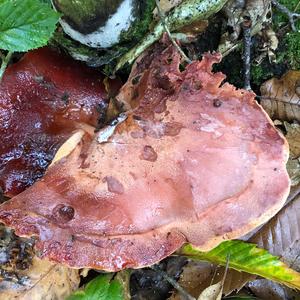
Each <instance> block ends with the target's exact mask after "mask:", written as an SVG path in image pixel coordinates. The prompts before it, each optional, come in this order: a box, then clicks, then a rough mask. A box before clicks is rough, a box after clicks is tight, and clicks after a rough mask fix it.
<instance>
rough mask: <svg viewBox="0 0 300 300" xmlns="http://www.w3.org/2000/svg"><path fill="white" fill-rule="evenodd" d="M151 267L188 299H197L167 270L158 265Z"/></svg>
mask: <svg viewBox="0 0 300 300" xmlns="http://www.w3.org/2000/svg"><path fill="white" fill-rule="evenodd" d="M150 269H152V270H154V271H155V272H157V273H159V274H160V275H161V276H162V277H163V278H164V279H165V280H167V281H168V282H169V283H170V284H171V285H172V286H173V287H174V288H175V289H176V290H178V292H180V293H181V294H182V295H183V296H184V297H185V298H186V299H188V300H196V298H194V297H193V296H191V295H190V294H189V293H188V292H187V291H186V290H185V289H184V288H183V287H182V286H180V285H179V284H178V282H177V281H176V280H174V279H173V278H171V277H170V276H169V275H168V274H167V273H166V272H164V271H162V270H160V269H159V268H158V267H156V266H152V267H150Z"/></svg>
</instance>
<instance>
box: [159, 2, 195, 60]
mask: <svg viewBox="0 0 300 300" xmlns="http://www.w3.org/2000/svg"><path fill="white" fill-rule="evenodd" d="M155 2H156V7H157V12H158V15H159V18H160V21H161V23H162V25H163V27H164V29H165V32H166V33H167V35H168V37H169V39H170V41H171V42H172V44H173V45H174V47H175V48H176V49H177V51H178V52H179V53H180V55H181V56H182V57H183V59H184V60H185V61H186V62H187V63H188V64H190V63H191V62H192V61H191V60H190V59H189V58H188V57H187V55H186V54H185V53H184V52H183V50H182V49H181V48H180V47H179V45H178V44H177V43H176V41H175V39H174V38H173V37H172V35H171V32H170V30H169V28H168V26H167V24H166V21H165V15H164V13H163V12H162V11H161V9H160V5H159V0H155Z"/></svg>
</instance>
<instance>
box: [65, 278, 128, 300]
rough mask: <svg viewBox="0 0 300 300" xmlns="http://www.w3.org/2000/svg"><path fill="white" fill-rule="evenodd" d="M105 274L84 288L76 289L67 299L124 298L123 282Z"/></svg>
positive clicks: (103, 299)
mask: <svg viewBox="0 0 300 300" xmlns="http://www.w3.org/2000/svg"><path fill="white" fill-rule="evenodd" d="M112 276H113V274H105V275H101V276H98V277H96V278H95V279H93V280H92V281H90V282H89V283H88V284H87V285H86V287H85V289H84V290H80V291H76V292H75V293H74V294H73V295H71V296H69V297H68V298H67V300H112V299H114V300H123V287H122V283H121V282H120V281H119V280H117V279H113V280H112Z"/></svg>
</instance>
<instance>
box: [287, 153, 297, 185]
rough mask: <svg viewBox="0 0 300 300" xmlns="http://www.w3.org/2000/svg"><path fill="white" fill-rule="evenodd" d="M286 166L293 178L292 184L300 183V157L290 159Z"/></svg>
mask: <svg viewBox="0 0 300 300" xmlns="http://www.w3.org/2000/svg"><path fill="white" fill-rule="evenodd" d="M286 168H287V171H288V173H289V176H290V179H291V186H296V185H298V184H299V183H300V159H289V160H288V162H287V163H286Z"/></svg>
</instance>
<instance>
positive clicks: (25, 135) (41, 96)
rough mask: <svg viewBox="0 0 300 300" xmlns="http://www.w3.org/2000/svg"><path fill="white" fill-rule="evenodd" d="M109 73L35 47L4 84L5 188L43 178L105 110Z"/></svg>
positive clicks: (1, 173) (1, 161) (0, 178)
mask: <svg viewBox="0 0 300 300" xmlns="http://www.w3.org/2000/svg"><path fill="white" fill-rule="evenodd" d="M103 79H104V77H103V76H102V75H101V74H100V73H99V72H97V71H95V70H92V69H89V68H87V67H86V66H84V65H82V64H80V63H78V62H75V61H73V60H72V59H70V58H69V57H67V56H65V55H64V54H62V53H57V52H55V51H54V50H50V49H49V48H43V49H39V50H35V51H31V52H29V53H27V54H25V56H24V57H23V58H22V59H21V61H19V62H18V63H16V64H13V65H11V66H10V67H9V68H8V69H7V70H6V72H5V75H4V78H3V80H2V82H1V84H0V137H1V146H0V187H1V189H2V190H3V192H4V194H5V195H7V196H10V197H12V196H14V195H17V194H18V193H20V192H22V191H23V190H24V189H25V188H27V187H28V186H30V185H32V184H33V183H34V182H35V181H36V180H37V179H38V178H40V177H41V176H42V175H43V174H44V172H45V170H46V168H47V166H48V165H49V164H50V163H51V161H52V159H53V157H54V155H55V153H56V151H57V149H58V147H59V146H60V145H61V144H62V143H63V142H64V141H65V140H66V139H67V138H68V137H69V136H70V134H71V133H72V132H73V131H74V130H75V129H76V128H80V127H81V125H82V124H86V125H89V126H96V125H97V122H98V118H99V115H100V114H99V112H101V111H102V112H105V108H106V106H107V99H106V98H107V93H106V91H105V87H104V84H103Z"/></svg>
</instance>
